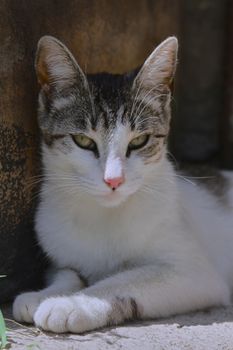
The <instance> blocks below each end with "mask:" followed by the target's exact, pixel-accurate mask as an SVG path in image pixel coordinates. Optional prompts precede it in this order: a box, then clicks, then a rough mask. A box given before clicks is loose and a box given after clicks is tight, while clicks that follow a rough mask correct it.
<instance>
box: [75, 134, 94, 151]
mask: <svg viewBox="0 0 233 350" xmlns="http://www.w3.org/2000/svg"><path fill="white" fill-rule="evenodd" d="M72 138H73V140H74V142H75V143H76V144H77V145H78V146H79V147H81V148H84V149H87V150H90V151H96V150H97V146H96V143H95V141H93V140H92V139H91V138H90V137H88V136H86V135H84V134H77V135H72Z"/></svg>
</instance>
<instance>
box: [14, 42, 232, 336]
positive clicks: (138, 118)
mask: <svg viewBox="0 0 233 350" xmlns="http://www.w3.org/2000/svg"><path fill="white" fill-rule="evenodd" d="M177 50H178V41H177V39H176V38H175V37H169V38H167V39H166V40H165V41H163V42H162V43H161V44H160V45H159V46H158V47H157V48H156V49H155V50H154V51H153V52H152V53H151V55H150V56H149V58H148V59H147V60H146V61H145V63H144V65H143V66H142V67H141V69H140V70H136V71H134V72H131V73H129V74H125V75H111V74H107V73H102V74H96V75H85V74H84V73H83V71H82V70H81V68H80V67H79V65H78V63H77V62H76V60H75V59H74V57H73V56H72V54H71V53H70V52H69V50H68V49H67V48H66V47H65V46H64V45H63V44H62V43H61V42H60V41H59V40H57V39H55V38H53V37H51V36H45V37H42V38H41V39H40V41H39V43H38V49H37V55H36V64H35V66H36V72H37V77H38V81H39V84H40V86H41V91H40V94H39V110H38V122H39V127H40V130H41V134H42V161H43V169H44V180H43V184H42V188H41V193H40V203H39V206H38V209H37V212H36V217H35V228H36V232H37V237H38V242H39V244H40V245H41V246H42V248H43V249H44V251H45V252H46V254H47V255H48V257H49V258H50V259H51V261H52V262H53V269H51V271H50V272H49V274H48V284H47V287H46V288H45V289H43V290H40V291H35V292H27V293H23V294H21V295H19V296H18V297H17V298H16V300H15V302H14V304H13V315H14V318H15V319H16V320H17V321H20V322H28V323H33V322H34V323H35V325H36V326H38V327H41V328H42V329H44V330H47V331H52V332H56V333H62V332H74V333H82V332H85V331H90V330H94V329H97V328H100V327H104V326H108V325H117V324H120V323H123V322H124V321H126V320H133V319H150V318H158V317H166V316H170V315H174V314H179V313H184V312H188V311H191V310H198V309H203V308H207V307H211V306H218V305H227V304H229V303H230V292H231V288H232V286H233V257H232V252H233V215H232V209H233V190H232V188H233V186H232V187H231V188H230V187H229V191H228V193H225V194H224V203H223V201H222V200H221V199H219V200H217V198H216V196H215V195H214V194H213V193H211V191H210V192H208V190H206V189H204V188H202V187H201V186H197V185H193V184H190V183H189V182H187V181H184V180H183V178H181V177H179V176H178V175H177V174H176V172H175V171H174V169H173V165H172V164H171V163H170V161H169V160H168V158H167V147H166V144H167V137H168V132H169V124H170V117H171V111H170V102H171V87H172V83H173V79H174V74H175V70H176V64H177ZM226 176H227V175H226ZM227 181H229V183H230V181H232V177H231V176H229V179H228V180H227ZM231 184H232V182H231Z"/></svg>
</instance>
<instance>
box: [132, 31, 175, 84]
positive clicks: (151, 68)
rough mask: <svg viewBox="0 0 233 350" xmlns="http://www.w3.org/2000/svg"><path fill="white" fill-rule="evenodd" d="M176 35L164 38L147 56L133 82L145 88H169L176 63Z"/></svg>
mask: <svg viewBox="0 0 233 350" xmlns="http://www.w3.org/2000/svg"><path fill="white" fill-rule="evenodd" d="M177 51H178V41H177V39H176V37H169V38H167V39H166V40H164V41H163V42H162V43H161V44H160V45H159V46H158V47H157V48H156V49H155V50H154V51H153V52H152V53H151V55H150V56H149V57H148V58H147V60H146V61H145V63H144V65H143V66H142V68H141V70H140V71H139V73H138V75H137V77H136V78H135V81H134V83H135V84H136V85H139V84H140V87H142V88H143V89H145V90H150V89H153V88H156V87H157V88H158V90H160V89H163V87H168V88H169V89H171V87H172V83H173V78H174V75H175V71H176V64H177Z"/></svg>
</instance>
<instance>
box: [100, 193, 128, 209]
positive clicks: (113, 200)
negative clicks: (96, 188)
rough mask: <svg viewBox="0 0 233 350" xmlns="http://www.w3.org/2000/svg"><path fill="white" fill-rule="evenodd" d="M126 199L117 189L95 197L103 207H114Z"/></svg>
mask: <svg viewBox="0 0 233 350" xmlns="http://www.w3.org/2000/svg"><path fill="white" fill-rule="evenodd" d="M126 199H127V196H125V195H123V194H122V193H121V191H119V190H118V189H116V190H114V191H113V190H111V191H109V192H107V193H104V194H102V195H100V196H98V197H97V200H98V202H99V203H100V204H101V205H103V206H104V207H116V206H118V205H120V204H121V203H122V202H124V201H125V200H126Z"/></svg>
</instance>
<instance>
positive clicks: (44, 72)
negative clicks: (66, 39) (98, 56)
mask: <svg viewBox="0 0 233 350" xmlns="http://www.w3.org/2000/svg"><path fill="white" fill-rule="evenodd" d="M35 68H36V73H37V78H38V82H39V84H40V86H41V88H42V91H44V93H45V94H49V93H50V92H51V90H53V89H55V90H56V91H62V90H66V89H69V88H71V87H72V86H73V85H74V83H75V82H77V79H78V80H81V81H82V83H84V84H85V85H86V78H85V76H84V73H83V72H82V70H81V68H80V67H79V66H78V64H77V62H76V61H75V59H74V57H73V55H72V54H71V53H70V51H69V50H68V49H67V48H66V46H65V45H63V44H62V43H61V42H60V41H59V40H57V39H56V38H54V37H52V36H47V35H46V36H43V37H42V38H41V39H40V40H39V42H38V47H37V53H36V60H35Z"/></svg>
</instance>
